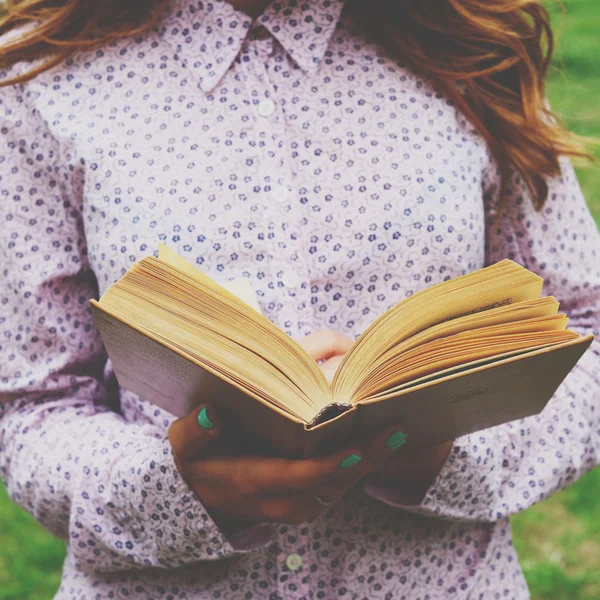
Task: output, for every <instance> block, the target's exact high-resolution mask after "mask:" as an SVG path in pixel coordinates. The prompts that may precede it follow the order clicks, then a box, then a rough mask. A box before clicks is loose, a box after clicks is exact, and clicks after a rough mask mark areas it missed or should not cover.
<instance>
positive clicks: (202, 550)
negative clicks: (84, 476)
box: [113, 438, 275, 567]
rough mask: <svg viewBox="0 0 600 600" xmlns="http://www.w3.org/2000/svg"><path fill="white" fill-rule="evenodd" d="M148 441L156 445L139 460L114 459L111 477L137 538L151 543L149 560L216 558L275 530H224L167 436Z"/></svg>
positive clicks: (170, 562) (264, 540) (170, 563)
mask: <svg viewBox="0 0 600 600" xmlns="http://www.w3.org/2000/svg"><path fill="white" fill-rule="evenodd" d="M153 442H154V443H156V445H157V446H158V448H156V451H152V452H149V453H145V454H146V456H145V457H143V458H141V460H140V461H135V460H133V461H131V460H127V463H126V464H122V467H123V468H122V469H119V465H118V464H117V465H116V467H117V470H116V471H115V472H114V473H115V474H114V479H113V481H114V482H115V484H119V487H120V490H121V494H122V495H123V496H125V497H124V498H123V500H126V503H127V505H128V507H129V510H130V512H131V516H132V517H134V519H133V522H134V523H136V524H137V527H138V528H139V531H138V532H137V536H135V537H136V538H137V542H138V543H140V542H141V543H143V544H144V545H147V546H150V547H149V548H147V550H149V552H148V554H153V555H154V556H155V561H153V562H156V563H157V564H160V565H163V566H166V567H178V566H183V565H186V564H190V563H193V562H197V561H207V560H218V559H222V558H227V557H230V556H235V555H239V554H243V553H246V552H250V551H253V550H257V549H259V548H262V547H264V546H266V545H267V544H269V543H270V542H271V541H272V540H273V538H274V536H275V530H274V528H273V527H272V526H270V525H269V524H260V525H256V526H253V527H249V528H246V529H243V530H240V531H237V532H235V533H234V534H229V536H226V535H225V534H224V533H223V532H222V531H221V530H220V529H219V527H218V526H217V525H216V523H215V522H214V521H213V520H212V518H211V517H210V515H209V514H208V512H207V511H206V509H205V508H204V506H203V505H202V503H201V502H200V500H199V499H198V497H197V496H196V495H195V494H194V492H193V490H192V489H191V488H190V487H189V486H188V484H187V483H186V482H185V480H184V479H183V478H182V477H181V475H180V474H179V471H178V470H177V467H176V465H175V458H174V456H173V451H172V448H171V444H170V443H169V440H168V438H164V439H155V440H153ZM129 459H131V457H129ZM134 482H135V483H134Z"/></svg>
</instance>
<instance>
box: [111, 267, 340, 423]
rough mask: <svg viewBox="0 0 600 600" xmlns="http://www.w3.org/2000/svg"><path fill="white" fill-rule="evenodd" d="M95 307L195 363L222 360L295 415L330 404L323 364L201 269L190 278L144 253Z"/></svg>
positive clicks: (247, 383) (311, 413) (305, 416)
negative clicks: (187, 354) (191, 357)
mask: <svg viewBox="0 0 600 600" xmlns="http://www.w3.org/2000/svg"><path fill="white" fill-rule="evenodd" d="M100 304H101V305H104V306H108V307H109V308H110V310H111V312H112V313H113V314H115V315H116V316H118V317H119V318H122V320H124V321H126V322H129V323H131V324H134V325H135V326H136V328H138V329H139V330H141V331H150V332H151V333H152V334H153V335H155V336H163V337H164V338H165V339H167V338H168V340H169V341H170V342H171V343H172V344H173V345H175V346H177V347H179V348H180V349H181V350H182V351H187V352H190V353H192V354H193V355H194V357H195V358H197V359H198V360H200V359H202V358H204V359H206V360H210V361H213V362H214V363H215V364H216V365H218V364H221V368H222V369H225V370H226V371H227V372H228V373H229V376H230V377H236V376H239V377H241V378H243V379H244V382H245V383H244V384H243V385H245V386H251V385H253V386H256V388H259V389H260V390H262V392H261V393H262V394H263V395H264V396H265V397H268V398H270V399H271V401H272V402H273V403H275V404H277V405H278V406H283V407H286V410H287V411H288V412H290V413H291V414H294V415H296V416H298V417H299V418H303V419H307V420H310V419H311V418H312V417H314V415H315V414H316V413H317V412H318V410H320V408H322V407H323V406H326V405H327V404H328V403H329V402H330V401H331V391H330V388H329V385H328V383H327V380H326V379H325V376H324V375H323V373H322V371H321V369H320V368H319V366H318V365H317V364H316V363H315V361H314V359H313V358H312V357H311V356H310V355H309V354H308V353H307V352H306V351H305V350H304V349H303V348H302V347H300V346H299V345H298V344H297V342H295V341H294V340H293V339H291V338H290V337H289V336H287V335H286V334H285V333H284V332H283V331H281V330H280V329H279V328H278V327H276V326H275V325H274V324H273V323H271V322H270V321H269V320H268V319H266V318H265V317H264V316H262V315H261V314H259V313H258V312H256V311H255V310H254V309H252V308H250V307H249V306H248V305H247V304H246V303H244V302H242V301H241V300H239V299H238V298H236V297H235V296H234V295H232V294H230V293H229V292H227V291H226V290H224V289H223V288H222V286H219V285H218V284H216V283H215V282H213V281H212V280H211V279H210V278H208V277H207V276H205V275H202V274H201V273H195V274H194V277H193V278H192V277H189V276H187V274H184V273H182V272H181V270H179V269H177V270H176V269H175V268H174V267H173V266H171V265H169V264H168V263H166V262H163V261H160V260H158V259H155V258H153V257H150V258H146V259H143V260H141V261H139V262H138V263H136V264H135V265H134V266H133V267H132V269H130V271H128V272H127V273H126V274H125V275H124V276H123V278H122V279H121V280H119V282H117V284H115V285H114V286H112V287H111V288H109V290H107V292H106V293H105V294H104V296H103V297H102V299H101V300H100ZM136 307H137V308H136ZM142 307H143V310H142ZM215 368H216V367H215ZM282 385H283V386H284V387H282ZM286 390H287V391H286Z"/></svg>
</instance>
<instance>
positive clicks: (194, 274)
mask: <svg viewBox="0 0 600 600" xmlns="http://www.w3.org/2000/svg"><path fill="white" fill-rule="evenodd" d="M158 260H160V261H161V262H164V263H166V264H168V265H170V266H171V267H173V268H175V269H178V270H179V271H181V272H182V273H185V274H186V275H187V276H188V277H191V278H192V279H194V280H195V281H197V282H198V283H201V284H203V285H206V280H207V279H208V278H207V277H206V276H204V275H203V273H202V272H201V271H200V270H199V269H197V268H196V267H194V265H192V264H191V263H189V262H188V261H187V260H185V259H184V258H182V257H181V256H179V254H177V252H174V251H173V250H171V249H170V248H168V247H167V246H165V245H164V244H159V245H158ZM220 285H221V286H223V287H224V288H225V289H226V290H227V291H228V292H230V293H231V294H233V295H234V296H236V298H239V299H240V300H241V301H242V302H245V303H246V304H247V305H248V306H251V307H252V308H253V309H254V310H255V311H257V312H259V313H261V314H262V311H261V310H260V306H259V304H258V300H257V299H256V294H255V293H254V290H253V289H252V284H251V283H250V281H248V279H246V277H240V278H239V279H234V280H232V281H225V282H222V283H221V284H220Z"/></svg>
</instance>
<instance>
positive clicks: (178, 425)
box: [169, 405, 398, 529]
mask: <svg viewBox="0 0 600 600" xmlns="http://www.w3.org/2000/svg"><path fill="white" fill-rule="evenodd" d="M397 429H398V428H397V427H396V428H390V429H389V430H386V431H385V432H384V433H383V434H382V435H381V436H378V437H377V438H376V439H374V440H372V441H370V442H368V443H366V444H361V446H360V447H357V448H354V449H346V450H341V451H339V452H336V453H334V454H331V455H329V456H326V457H323V458H311V459H304V460H288V459H284V458H270V457H265V456H253V455H241V456H230V455H229V454H230V453H223V455H220V454H218V453H215V452H213V451H209V450H208V446H209V444H211V442H213V441H214V440H216V439H217V437H218V436H219V434H220V432H221V423H220V420H219V418H218V416H217V414H216V411H215V409H214V408H213V407H212V406H207V405H202V406H199V407H198V408H197V409H195V410H194V411H193V412H192V413H190V414H189V415H187V416H185V417H182V418H181V419H178V420H177V421H175V422H174V423H172V425H171V427H170V428H169V440H170V442H171V446H172V448H173V454H174V456H175V462H176V464H177V468H178V470H179V472H180V474H181V476H182V477H183V479H184V480H185V481H186V483H187V484H188V485H189V486H190V488H191V489H192V490H193V491H194V492H195V494H196V495H197V496H198V498H199V499H200V501H201V502H202V504H203V505H204V507H205V508H206V510H207V511H208V512H209V513H210V515H211V517H212V518H213V520H214V521H215V522H216V523H217V524H218V525H219V526H220V527H221V528H222V529H228V528H237V527H240V526H249V525H253V524H257V523H264V522H277V523H289V524H294V525H297V524H300V523H304V522H306V521H308V520H310V519H314V518H315V517H317V516H318V515H319V514H320V513H322V512H323V511H324V510H325V509H326V506H324V505H323V504H322V503H321V502H319V500H318V499H317V497H318V498H320V499H322V500H323V501H325V502H326V503H327V504H329V503H331V502H335V501H336V500H338V499H339V498H340V497H341V496H342V495H343V494H344V492H345V491H346V490H347V489H349V488H350V487H352V486H353V485H354V484H355V483H357V482H358V481H359V480H360V479H362V478H363V477H365V476H366V475H368V474H369V473H370V472H371V471H372V470H373V468H374V466H375V465H376V464H377V463H378V462H380V461H381V460H383V459H384V458H385V457H386V456H387V455H389V454H391V452H392V451H391V450H390V449H389V448H388V447H387V446H386V444H385V441H386V440H387V439H388V437H389V436H390V435H391V433H393V432H394V431H396V430H397ZM215 454H216V455H215Z"/></svg>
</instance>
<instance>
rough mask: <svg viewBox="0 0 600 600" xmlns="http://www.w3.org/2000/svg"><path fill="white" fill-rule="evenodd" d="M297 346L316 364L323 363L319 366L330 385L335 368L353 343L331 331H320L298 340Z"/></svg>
mask: <svg viewBox="0 0 600 600" xmlns="http://www.w3.org/2000/svg"><path fill="white" fill-rule="evenodd" d="M298 344H299V345H300V346H302V348H304V350H306V352H308V354H310V355H311V356H312V358H314V359H315V361H316V362H319V361H321V360H324V361H325V362H324V363H322V364H321V365H320V366H321V371H323V373H325V377H326V378H327V381H328V382H329V383H331V382H332V381H333V376H334V375H335V372H336V370H337V368H338V367H339V366H340V363H341V362H342V360H343V358H344V356H345V354H346V352H348V350H350V346H352V344H353V342H352V340H351V339H350V338H349V337H346V336H345V335H343V334H341V333H337V332H336V331H331V329H321V330H320V331H316V332H315V333H310V334H309V335H307V336H304V337H303V338H301V339H299V340H298Z"/></svg>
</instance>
